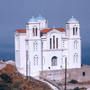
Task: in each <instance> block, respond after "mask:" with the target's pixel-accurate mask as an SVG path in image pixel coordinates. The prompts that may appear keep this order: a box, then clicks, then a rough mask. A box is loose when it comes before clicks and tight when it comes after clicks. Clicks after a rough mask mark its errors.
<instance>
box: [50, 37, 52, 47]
mask: <svg viewBox="0 0 90 90" xmlns="http://www.w3.org/2000/svg"><path fill="white" fill-rule="evenodd" d="M50 49H52V38H50Z"/></svg>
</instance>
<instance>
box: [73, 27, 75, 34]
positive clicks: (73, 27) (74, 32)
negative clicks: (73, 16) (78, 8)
mask: <svg viewBox="0 0 90 90" xmlns="http://www.w3.org/2000/svg"><path fill="white" fill-rule="evenodd" d="M73 35H75V27H73Z"/></svg>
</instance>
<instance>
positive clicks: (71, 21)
mask: <svg viewBox="0 0 90 90" xmlns="http://www.w3.org/2000/svg"><path fill="white" fill-rule="evenodd" d="M67 23H74V24H75V23H79V21H78V20H77V19H76V18H74V17H73V16H72V18H70V19H69V20H68V22H67Z"/></svg>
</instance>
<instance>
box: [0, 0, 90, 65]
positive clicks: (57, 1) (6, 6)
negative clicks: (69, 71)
mask: <svg viewBox="0 0 90 90" xmlns="http://www.w3.org/2000/svg"><path fill="white" fill-rule="evenodd" d="M89 8H90V0H0V59H14V33H15V30H16V29H17V28H25V23H26V22H27V21H28V20H29V18H31V17H32V16H38V15H39V14H40V15H42V16H44V17H45V18H46V19H48V22H49V27H53V26H55V27H65V23H66V22H67V21H68V19H69V18H70V17H71V16H74V17H75V18H77V19H78V20H79V21H80V26H81V39H82V59H83V63H89V64H90V61H89V60H90V55H89V53H90V40H89V38H90V9H89Z"/></svg>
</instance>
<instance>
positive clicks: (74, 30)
mask: <svg viewBox="0 0 90 90" xmlns="http://www.w3.org/2000/svg"><path fill="white" fill-rule="evenodd" d="M77 34H78V27H73V35H77Z"/></svg>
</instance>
